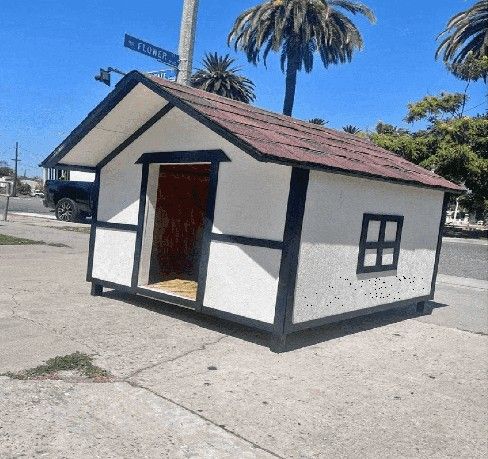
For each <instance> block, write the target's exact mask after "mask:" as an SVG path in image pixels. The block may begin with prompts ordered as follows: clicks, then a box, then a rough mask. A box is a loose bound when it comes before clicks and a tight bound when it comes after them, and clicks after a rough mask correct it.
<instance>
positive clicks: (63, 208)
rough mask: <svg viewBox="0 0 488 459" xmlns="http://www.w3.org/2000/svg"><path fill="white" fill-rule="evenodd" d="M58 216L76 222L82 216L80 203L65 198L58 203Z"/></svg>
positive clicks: (63, 219)
mask: <svg viewBox="0 0 488 459" xmlns="http://www.w3.org/2000/svg"><path fill="white" fill-rule="evenodd" d="M56 218H57V219H58V220H61V221H63V222H76V221H78V219H79V218H80V210H79V208H78V204H76V202H75V201H73V200H72V199H69V198H63V199H60V200H59V201H58V203H57V204H56Z"/></svg>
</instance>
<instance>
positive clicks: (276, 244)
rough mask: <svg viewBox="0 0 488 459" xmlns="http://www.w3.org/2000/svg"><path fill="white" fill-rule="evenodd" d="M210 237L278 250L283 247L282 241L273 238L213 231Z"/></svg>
mask: <svg viewBox="0 0 488 459" xmlns="http://www.w3.org/2000/svg"><path fill="white" fill-rule="evenodd" d="M210 238H211V239H212V241H218V242H228V243H229V244H241V245H250V246H253V247H265V248H267V249H276V250H282V249H283V242H282V241H275V240H272V239H259V238H254V237H245V236H236V235H234V234H220V233H212V234H211V235H210Z"/></svg>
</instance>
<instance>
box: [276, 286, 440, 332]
mask: <svg viewBox="0 0 488 459" xmlns="http://www.w3.org/2000/svg"><path fill="white" fill-rule="evenodd" d="M432 299H433V297H432V296H430V295H425V296H419V297H416V298H411V299H409V300H402V301H396V302H394V303H388V304H381V305H379V306H372V307H370V308H364V309H358V310H357V311H349V312H344V313H343V314H336V315H333V316H328V317H321V318H318V319H313V320H307V321H306V322H298V323H291V324H289V325H288V326H287V328H286V330H285V332H286V333H292V332H295V331H299V330H306V329H308V328H314V327H319V326H321V325H327V324H331V323H334V322H341V321H343V320H347V319H353V318H355V317H361V316H366V315H368V314H374V313H375V312H382V311H387V310H389V309H396V308H400V307H404V306H408V305H410V304H415V303H421V302H425V301H430V300H432Z"/></svg>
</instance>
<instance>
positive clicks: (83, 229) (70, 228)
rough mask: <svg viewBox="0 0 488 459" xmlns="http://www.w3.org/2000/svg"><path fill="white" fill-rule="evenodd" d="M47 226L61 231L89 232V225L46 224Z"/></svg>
mask: <svg viewBox="0 0 488 459" xmlns="http://www.w3.org/2000/svg"><path fill="white" fill-rule="evenodd" d="M48 228H54V229H57V230H61V231H72V232H73V233H85V234H90V227H88V228H87V227H86V226H48Z"/></svg>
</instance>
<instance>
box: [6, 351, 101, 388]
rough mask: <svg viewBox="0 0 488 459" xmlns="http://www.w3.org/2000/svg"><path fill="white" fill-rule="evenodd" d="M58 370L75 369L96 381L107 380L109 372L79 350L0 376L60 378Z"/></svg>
mask: <svg viewBox="0 0 488 459" xmlns="http://www.w3.org/2000/svg"><path fill="white" fill-rule="evenodd" d="M60 371H76V372H77V373H78V374H79V375H80V376H82V377H84V378H89V379H93V380H96V381H100V382H101V381H107V380H108V379H109V378H110V373H109V372H108V371H107V370H104V369H103V368H100V367H98V366H96V365H94V364H93V358H92V357H90V356H89V355H87V354H83V353H81V352H75V353H73V354H69V355H63V356H57V357H54V358H52V359H49V360H46V363H45V364H43V365H39V366H38V367H35V368H31V369H29V370H22V371H19V372H17V373H13V372H7V373H3V374H2V376H8V377H9V378H12V379H22V380H28V379H60V378H59V375H58V373H59V372H60Z"/></svg>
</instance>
